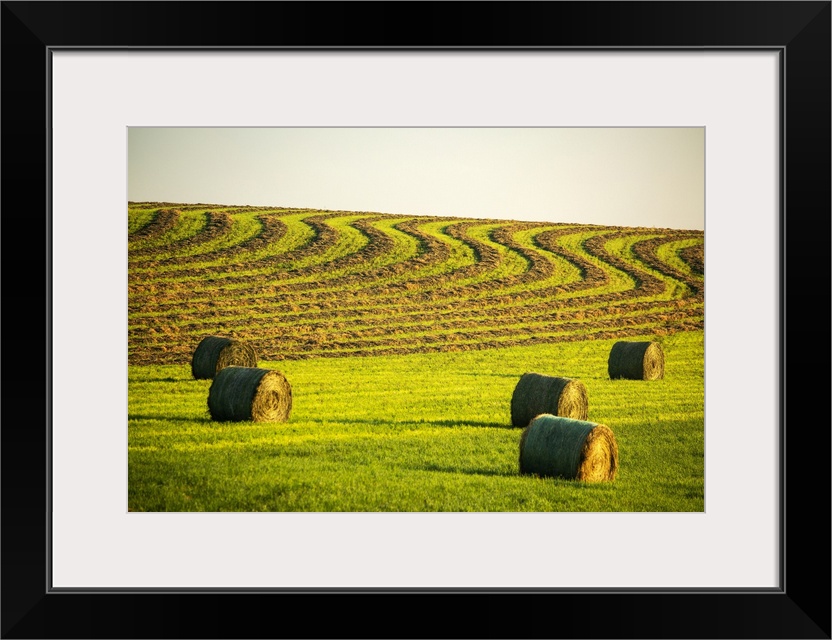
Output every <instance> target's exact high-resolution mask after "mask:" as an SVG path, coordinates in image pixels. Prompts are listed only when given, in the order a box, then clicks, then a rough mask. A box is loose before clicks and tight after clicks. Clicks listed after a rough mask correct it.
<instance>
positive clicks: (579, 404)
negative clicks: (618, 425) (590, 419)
mask: <svg viewBox="0 0 832 640" xmlns="http://www.w3.org/2000/svg"><path fill="white" fill-rule="evenodd" d="M541 413H551V414H553V415H556V416H563V417H566V418H575V419H576V420H586V418H587V416H588V415H589V396H588V394H587V391H586V386H585V385H584V383H583V382H581V381H580V380H573V379H571V378H558V377H554V376H545V375H542V374H540V373H524V374H523V375H522V376H520V381H519V382H518V383H517V386H516V387H514V393H513V394H512V396H511V424H512V425H513V426H515V427H525V426H526V425H528V424H529V422H531V420H532V419H533V418H534V417H535V416H538V415H540V414H541Z"/></svg>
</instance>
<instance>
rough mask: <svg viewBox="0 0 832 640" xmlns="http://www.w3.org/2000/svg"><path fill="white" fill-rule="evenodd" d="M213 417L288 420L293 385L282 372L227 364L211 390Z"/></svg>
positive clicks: (261, 420)
mask: <svg viewBox="0 0 832 640" xmlns="http://www.w3.org/2000/svg"><path fill="white" fill-rule="evenodd" d="M208 411H209V412H210V414H211V419H212V420H221V421H229V422H231V421H241V420H251V421H253V422H286V421H287V420H288V419H289V414H290V413H291V411H292V387H291V385H290V384H289V381H288V380H287V379H286V377H285V376H284V375H283V374H282V373H280V372H279V371H272V370H269V369H259V368H256V367H235V366H231V367H225V368H224V369H223V370H222V371H220V372H219V373H218V374H217V375H216V376H215V377H214V381H213V382H212V383H211V388H210V389H209V391H208Z"/></svg>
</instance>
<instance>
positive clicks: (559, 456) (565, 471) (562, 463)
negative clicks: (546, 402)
mask: <svg viewBox="0 0 832 640" xmlns="http://www.w3.org/2000/svg"><path fill="white" fill-rule="evenodd" d="M617 471H618V443H617V442H616V441H615V435H614V434H613V432H612V429H610V428H609V427H607V426H606V425H603V424H597V423H595V422H587V421H585V420H573V419H572V418H563V417H560V416H553V415H551V414H543V415H539V416H537V417H536V418H535V419H534V420H532V421H531V422H530V423H529V425H528V426H527V427H526V428H525V429H523V433H522V434H521V436H520V473H521V474H528V475H537V476H541V477H552V478H567V479H573V480H582V481H584V482H611V481H612V480H614V479H615V474H616V472H617Z"/></svg>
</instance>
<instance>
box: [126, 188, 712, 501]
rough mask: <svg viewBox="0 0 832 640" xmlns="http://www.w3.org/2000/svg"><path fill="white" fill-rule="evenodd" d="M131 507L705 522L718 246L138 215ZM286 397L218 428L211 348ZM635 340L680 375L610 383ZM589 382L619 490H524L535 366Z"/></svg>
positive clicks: (670, 237) (133, 219)
mask: <svg viewBox="0 0 832 640" xmlns="http://www.w3.org/2000/svg"><path fill="white" fill-rule="evenodd" d="M129 221H130V222H129V231H130V254H129V256H130V267H129V279H130V280H129V283H128V308H129V309H128V310H129V316H128V317H129V325H128V352H129V356H130V365H129V372H128V375H129V385H128V393H129V408H128V413H129V415H128V474H129V476H128V497H127V503H128V508H129V509H130V510H131V511H307V512H309V511H313V512H314V511H317V512H340V511H371V512H389V511H397V512H440V511H441V512H449V511H452V512H520V511H583V512H587V511H594V512H612V511H619V512H620V511H629V512H644V511H656V512H659V511H660V512H668V511H679V512H691V511H698V512H701V511H703V510H704V466H705V465H704V462H705V461H704V306H703V305H704V294H703V291H704V275H703V274H704V266H703V252H702V249H703V241H704V238H703V235H702V232H691V231H679V230H657V229H641V228H617V227H594V226H591V225H583V226H582V225H568V224H562V225H560V224H552V223H519V222H510V221H485V220H466V219H455V218H447V219H434V218H418V217H415V216H392V215H384V214H370V213H362V212H320V211H312V210H296V209H280V208H273V209H266V208H253V207H243V208H235V207H217V206H209V205H204V206H184V205H169V204H160V203H144V204H141V205H139V204H135V205H131V206H130V208H129ZM206 335H222V336H229V337H235V338H238V339H242V340H246V341H248V342H250V343H251V344H252V345H253V346H255V348H256V349H257V351H258V353H259V354H260V362H259V366H260V367H263V368H269V369H277V370H279V371H281V372H282V373H283V374H284V375H285V376H286V378H287V379H288V380H289V382H290V384H291V385H292V392H293V407H292V412H291V415H290V418H289V420H288V421H287V422H284V423H254V422H239V423H230V422H217V421H213V420H211V418H210V416H209V413H208V406H207V396H208V391H209V388H210V385H211V381H210V380H195V379H193V378H192V376H191V369H190V357H191V354H192V353H193V349H194V347H195V346H196V344H197V343H198V342H199V340H200V339H201V337H204V336H206ZM620 339H627V340H654V341H658V342H660V343H661V344H662V346H663V349H664V352H665V358H666V364H665V377H664V379H662V380H655V381H649V382H647V381H635V380H609V378H608V375H607V358H608V355H609V351H610V349H611V347H612V345H613V344H614V343H615V342H616V341H617V340H620ZM531 371H534V372H538V373H542V374H546V375H552V376H562V377H569V378H576V379H579V380H580V381H582V382H583V383H584V384H585V385H586V388H587V391H588V394H589V416H588V420H589V421H592V422H597V423H601V424H605V425H607V426H608V427H610V429H612V431H613V433H614V434H615V437H616V440H617V443H618V447H619V456H620V459H619V469H618V474H617V477H616V478H615V480H614V481H613V482H609V483H583V482H578V481H575V480H567V479H553V478H538V477H533V476H525V475H522V476H521V475H520V473H519V461H518V457H519V441H520V433H521V429H519V428H515V427H512V426H511V418H510V402H511V396H512V392H513V390H514V387H515V385H516V384H517V382H518V380H519V378H520V376H521V375H522V374H523V373H526V372H531Z"/></svg>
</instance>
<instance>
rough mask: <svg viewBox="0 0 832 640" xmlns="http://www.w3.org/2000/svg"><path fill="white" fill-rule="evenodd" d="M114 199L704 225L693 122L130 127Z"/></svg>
mask: <svg viewBox="0 0 832 640" xmlns="http://www.w3.org/2000/svg"><path fill="white" fill-rule="evenodd" d="M127 198H128V200H130V201H134V202H136V201H154V202H178V203H198V202H203V203H210V204H227V205H258V206H276V207H303V208H318V209H338V210H347V211H373V212H378V213H400V214H411V215H450V216H460V217H476V218H496V219H514V220H525V221H548V222H565V223H587V224H604V225H615V226H645V227H670V228H676V229H704V225H705V130H704V128H701V127H690V128H621V129H616V128H526V127H516V128H360V127H356V128H262V129H261V128H244V127H241V128H197V127H194V128H143V127H131V128H129V129H128V194H127Z"/></svg>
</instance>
